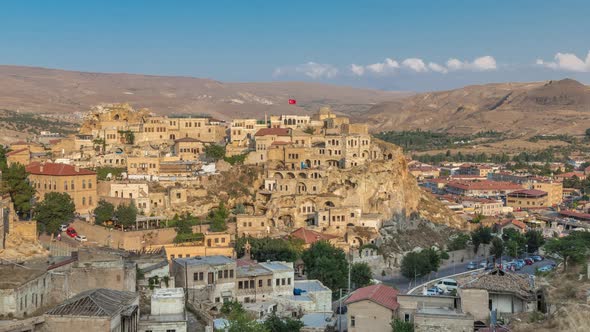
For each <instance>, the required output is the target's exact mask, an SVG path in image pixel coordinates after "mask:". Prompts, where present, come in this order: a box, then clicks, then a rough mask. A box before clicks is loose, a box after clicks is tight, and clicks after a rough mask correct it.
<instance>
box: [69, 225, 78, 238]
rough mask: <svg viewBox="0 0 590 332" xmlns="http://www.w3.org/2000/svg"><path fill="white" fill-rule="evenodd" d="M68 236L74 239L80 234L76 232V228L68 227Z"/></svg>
mask: <svg viewBox="0 0 590 332" xmlns="http://www.w3.org/2000/svg"><path fill="white" fill-rule="evenodd" d="M66 234H68V236H69V237H71V238H74V237H76V235H78V233H77V232H76V230H75V229H74V227H68V228H67V229H66Z"/></svg>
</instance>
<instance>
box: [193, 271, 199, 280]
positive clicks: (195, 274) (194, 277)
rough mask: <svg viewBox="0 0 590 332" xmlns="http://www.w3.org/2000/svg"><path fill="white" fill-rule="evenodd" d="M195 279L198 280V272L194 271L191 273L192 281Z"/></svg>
mask: <svg viewBox="0 0 590 332" xmlns="http://www.w3.org/2000/svg"><path fill="white" fill-rule="evenodd" d="M197 280H199V273H198V272H195V273H193V281H197Z"/></svg>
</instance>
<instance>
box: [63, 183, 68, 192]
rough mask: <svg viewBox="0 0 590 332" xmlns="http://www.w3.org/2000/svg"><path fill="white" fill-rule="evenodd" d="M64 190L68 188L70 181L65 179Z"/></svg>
mask: <svg viewBox="0 0 590 332" xmlns="http://www.w3.org/2000/svg"><path fill="white" fill-rule="evenodd" d="M64 190H68V181H64Z"/></svg>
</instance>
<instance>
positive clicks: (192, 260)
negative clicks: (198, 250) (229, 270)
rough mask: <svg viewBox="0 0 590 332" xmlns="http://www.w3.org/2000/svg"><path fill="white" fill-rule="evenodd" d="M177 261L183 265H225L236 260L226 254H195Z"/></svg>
mask: <svg viewBox="0 0 590 332" xmlns="http://www.w3.org/2000/svg"><path fill="white" fill-rule="evenodd" d="M174 261H175V262H178V263H179V264H181V265H185V264H186V265H189V266H200V265H225V264H230V263H235V260H233V259H231V258H227V257H226V256H195V257H187V258H176V259H174Z"/></svg>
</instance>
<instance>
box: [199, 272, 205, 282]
mask: <svg viewBox="0 0 590 332" xmlns="http://www.w3.org/2000/svg"><path fill="white" fill-rule="evenodd" d="M203 276H204V275H203V272H199V280H203V279H205V278H204V277H203Z"/></svg>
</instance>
